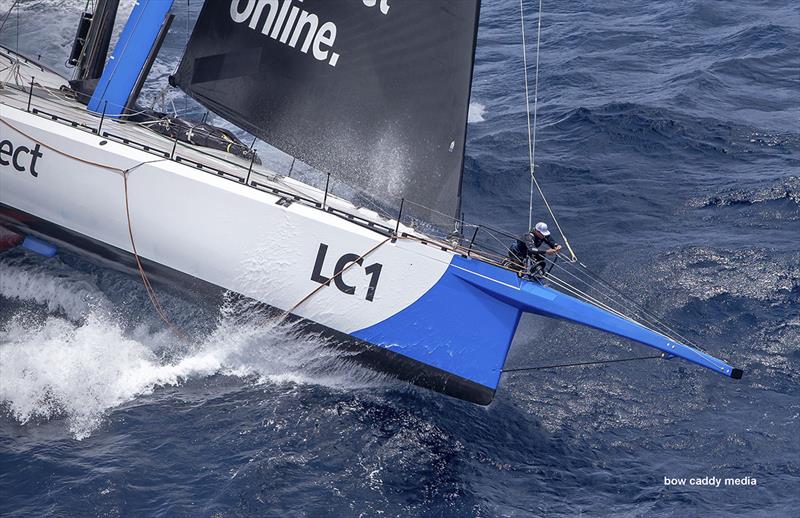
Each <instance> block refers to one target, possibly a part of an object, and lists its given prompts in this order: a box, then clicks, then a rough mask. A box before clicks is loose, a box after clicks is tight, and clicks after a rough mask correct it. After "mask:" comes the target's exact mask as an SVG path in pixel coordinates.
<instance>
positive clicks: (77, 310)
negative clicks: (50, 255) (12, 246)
mask: <svg viewBox="0 0 800 518" xmlns="http://www.w3.org/2000/svg"><path fill="white" fill-rule="evenodd" d="M0 296H2V297H5V298H7V299H14V300H22V301H32V302H36V303H38V304H42V305H44V306H46V307H47V310H48V312H50V313H63V314H64V315H66V316H67V318H69V319H70V320H78V319H80V318H83V317H84V316H85V315H86V314H88V312H89V311H90V310H92V309H95V310H100V311H105V310H107V309H108V308H110V307H111V303H110V302H109V301H108V299H107V298H106V297H105V296H104V295H103V294H102V292H100V290H98V289H97V288H96V287H95V285H94V283H93V280H92V279H91V278H90V277H89V276H86V275H81V274H78V273H76V272H74V271H72V270H69V269H68V268H66V267H65V266H64V265H63V264H61V262H60V261H59V260H58V259H53V260H49V261H47V262H46V265H45V264H43V263H42V262H40V263H34V264H31V263H30V261H27V260H26V257H25V256H18V257H14V258H5V259H4V260H3V261H2V262H0Z"/></svg>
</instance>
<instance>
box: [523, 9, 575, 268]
mask: <svg viewBox="0 0 800 518" xmlns="http://www.w3.org/2000/svg"><path fill="white" fill-rule="evenodd" d="M542 1H543V0H539V14H538V18H537V27H536V67H535V76H534V86H533V124H532V125H531V115H530V93H529V91H530V89H529V87H528V50H527V46H526V45H525V15H524V9H523V0H520V1H519V17H520V25H521V27H522V64H523V67H524V69H525V70H524V76H525V113H526V115H527V121H528V159H529V166H530V175H531V189H530V200H529V205H528V228H531V227H533V191H534V187H535V188H536V190H537V191H539V196H541V198H542V201H543V202H544V205H545V207H546V208H547V212H548V213H549V214H550V217H551V218H552V219H553V223H555V224H556V228H557V229H558V232H559V234H561V238H562V239H563V240H564V245H565V246H566V247H567V250H569V254H570V256H571V257H570V259H569V261H570V262H574V261H577V260H578V258H577V256H576V255H575V251H574V250H573V249H572V245H570V244H569V239H567V236H566V234H565V233H564V229H563V228H561V223H559V221H558V218H557V217H556V215H555V212H554V211H553V208H552V207H551V206H550V202H548V201H547V197H546V196H545V195H544V191H543V190H542V186H541V185H540V184H539V181H538V180H537V179H536V128H537V125H538V124H537V120H538V112H539V110H538V108H539V54H540V49H541V42H542Z"/></svg>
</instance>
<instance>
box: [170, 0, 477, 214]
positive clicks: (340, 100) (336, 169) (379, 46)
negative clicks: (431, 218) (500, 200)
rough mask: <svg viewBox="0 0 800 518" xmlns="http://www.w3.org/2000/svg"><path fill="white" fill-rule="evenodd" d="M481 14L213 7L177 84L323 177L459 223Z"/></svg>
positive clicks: (365, 2)
mask: <svg viewBox="0 0 800 518" xmlns="http://www.w3.org/2000/svg"><path fill="white" fill-rule="evenodd" d="M479 9H480V0H459V1H457V2H454V1H452V0H305V1H303V0H225V1H219V2H206V3H205V5H204V7H203V10H202V11H201V13H200V16H199V18H198V20H197V24H196V26H195V29H194V32H193V33H192V37H191V39H190V41H189V45H188V47H187V49H186V52H185V54H184V56H183V59H182V61H181V64H180V67H179V69H178V71H177V73H176V75H175V76H174V77H173V83H174V84H177V85H178V86H180V87H181V88H182V89H183V90H184V91H186V92H187V93H188V94H189V95H191V96H192V97H194V98H195V99H197V100H198V101H199V102H200V103H202V104H203V105H205V106H206V107H208V108H209V109H211V110H212V111H214V112H216V113H218V114H219V115H221V116H222V117H224V118H226V119H227V120H229V121H231V122H233V123H234V124H237V125H238V126H240V127H242V128H243V129H246V130H248V131H250V132H251V133H253V134H255V135H257V136H258V137H260V138H262V139H263V140H265V141H266V142H268V143H270V144H272V145H274V146H275V147H277V148H279V149H281V150H283V151H285V152H287V153H289V154H291V155H292V156H295V157H297V158H298V159H300V160H302V161H304V162H306V163H308V164H310V165H312V166H314V167H316V168H317V169H320V170H321V171H323V172H327V173H331V174H333V175H334V176H338V177H340V178H343V179H345V180H346V181H348V182H349V183H351V184H354V185H355V186H357V187H362V188H366V187H369V190H370V192H376V191H378V192H385V193H387V194H388V195H389V199H391V200H392V201H395V200H399V198H400V197H405V198H407V199H410V200H413V201H414V202H416V203H418V204H421V205H424V206H426V207H429V208H431V209H434V210H437V211H440V212H444V213H446V214H456V213H457V211H458V207H459V205H460V200H459V198H460V186H461V172H462V166H463V154H464V139H465V134H466V122H467V112H468V109H469V95H470V83H471V80H472V66H473V60H474V47H475V38H476V34H477V27H478V13H479ZM419 215H420V216H425V214H419Z"/></svg>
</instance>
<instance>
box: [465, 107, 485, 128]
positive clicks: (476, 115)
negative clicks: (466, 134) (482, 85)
mask: <svg viewBox="0 0 800 518" xmlns="http://www.w3.org/2000/svg"><path fill="white" fill-rule="evenodd" d="M485 114H486V106H484V105H482V104H481V103H478V102H471V103H469V115H468V117H467V122H469V123H470V124H474V123H476V122H483V121H484V120H486V119H484V118H483V116H484V115H485Z"/></svg>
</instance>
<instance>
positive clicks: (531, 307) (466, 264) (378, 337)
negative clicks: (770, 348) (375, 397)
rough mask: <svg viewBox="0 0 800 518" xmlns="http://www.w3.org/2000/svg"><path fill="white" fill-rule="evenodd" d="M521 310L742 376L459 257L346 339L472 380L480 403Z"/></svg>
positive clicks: (493, 382) (495, 378) (496, 375)
mask: <svg viewBox="0 0 800 518" xmlns="http://www.w3.org/2000/svg"><path fill="white" fill-rule="evenodd" d="M523 312H527V313H536V314H538V315H543V316H546V317H551V318H562V319H565V320H570V321H573V322H577V323H579V324H584V325H586V326H589V327H593V328H596V329H600V330H603V331H607V332H609V333H613V334H615V335H618V336H622V337H625V338H629V339H631V340H634V341H636V342H639V343H641V344H644V345H647V346H649V347H653V348H655V349H658V350H659V351H662V352H663V353H665V354H666V355H667V357H672V356H677V357H680V358H683V359H685V360H688V361H690V362H693V363H696V364H698V365H701V366H703V367H706V368H708V369H711V370H713V371H715V372H718V373H720V374H723V375H725V376H729V377H731V378H734V379H739V378H741V377H742V371H741V370H739V369H735V368H733V367H732V366H730V365H728V364H727V363H725V362H724V361H722V360H719V359H717V358H714V357H713V356H711V355H709V354H706V353H704V352H702V351H699V350H697V349H695V348H693V347H690V346H688V345H685V344H682V343H680V342H677V341H675V340H672V339H671V338H669V337H667V336H665V335H662V334H660V333H657V332H655V331H653V330H651V329H649V328H647V327H644V326H643V325H641V324H639V323H637V322H634V321H632V320H629V319H626V318H623V317H620V316H618V315H616V314H614V313H611V312H610V311H607V310H605V309H602V308H600V307H598V306H595V305H592V304H588V303H586V302H583V301H581V300H578V299H577V298H575V297H571V296H569V295H566V294H564V293H561V292H559V291H556V290H554V289H552V288H548V287H545V286H542V285H540V284H538V283H536V282H530V281H526V280H522V279H519V278H518V277H517V275H516V274H515V273H514V272H511V271H508V270H504V269H502V268H499V267H496V266H493V265H490V264H487V263H483V262H480V261H476V260H473V259H468V258H464V257H461V256H456V257H454V258H453V260H452V262H451V263H450V267H449V268H448V269H447V271H446V272H445V274H444V275H443V276H442V278H441V279H440V280H439V282H438V283H437V284H436V285H435V286H434V287H433V288H431V289H430V290H429V291H428V292H427V293H426V294H425V295H423V296H422V297H421V298H420V299H419V300H417V301H416V302H415V303H414V304H412V305H410V306H408V307H407V308H405V309H404V310H402V311H400V312H399V313H397V314H396V315H394V316H393V317H391V318H389V319H387V320H384V321H383V322H380V323H378V324H375V325H373V326H370V327H368V328H366V329H362V330H360V331H357V332H355V333H353V336H355V337H357V338H360V339H362V340H365V341H367V342H370V343H372V344H376V345H379V346H381V347H383V348H385V349H389V350H391V351H392V352H394V353H398V354H401V355H403V356H406V357H408V358H411V359H413V360H416V361H417V362H420V363H422V364H425V365H427V366H430V367H432V368H433V369H435V370H440V371H444V372H446V373H448V374H449V375H451V376H453V377H454V378H455V379H459V381H463V380H467V381H469V382H473V383H474V384H477V385H478V386H479V387H480V389H482V390H478V392H481V393H482V394H481V395H476V396H474V397H470V396H468V397H466V399H470V400H472V401H475V402H479V403H488V402H490V401H491V395H493V394H494V391H495V390H496V389H497V385H498V383H499V381H500V375H501V373H502V370H503V365H504V364H505V360H506V356H507V354H508V350H509V347H510V346H511V340H512V338H513V337H514V332H515V331H516V328H517V324H518V323H519V319H520V316H521V314H522V313H523ZM442 391H443V392H445V393H447V392H448V391H447V390H446V388H445V389H444V390H442ZM487 393H489V394H490V395H489V397H488V398H487V397H486V394H487ZM460 397H463V394H462V395H460Z"/></svg>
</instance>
